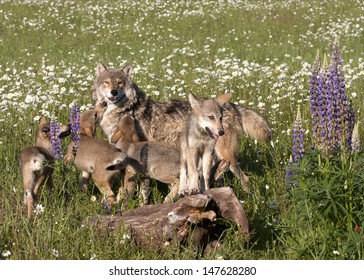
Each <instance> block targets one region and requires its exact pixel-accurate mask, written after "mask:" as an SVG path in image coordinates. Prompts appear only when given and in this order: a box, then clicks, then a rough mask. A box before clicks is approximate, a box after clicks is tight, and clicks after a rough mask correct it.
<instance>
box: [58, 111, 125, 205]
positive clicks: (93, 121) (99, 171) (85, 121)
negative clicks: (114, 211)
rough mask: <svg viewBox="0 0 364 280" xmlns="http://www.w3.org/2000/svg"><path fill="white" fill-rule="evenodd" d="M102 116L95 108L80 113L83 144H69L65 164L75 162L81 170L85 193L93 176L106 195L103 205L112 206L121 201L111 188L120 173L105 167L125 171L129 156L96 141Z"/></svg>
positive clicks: (82, 185) (82, 187) (104, 142)
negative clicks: (96, 132)
mask: <svg viewBox="0 0 364 280" xmlns="http://www.w3.org/2000/svg"><path fill="white" fill-rule="evenodd" d="M99 117H100V111H98V110H97V109H96V108H95V109H90V110H87V111H84V112H82V113H81V115H80V145H79V147H78V148H75V143H74V142H73V141H70V143H69V144H68V150H67V153H66V155H65V158H64V161H65V163H67V164H71V163H74V164H75V165H76V167H77V168H78V169H80V170H81V171H82V179H81V182H80V184H79V187H80V189H82V190H85V189H86V188H87V184H88V182H89V179H90V177H91V176H92V178H93V180H94V183H95V185H96V186H97V188H98V189H99V190H100V192H101V193H102V194H103V204H104V206H110V205H111V204H112V203H114V202H115V201H117V200H118V199H117V197H116V196H115V194H114V192H113V191H112V185H113V183H114V182H115V179H116V177H117V175H118V174H119V173H120V170H113V171H111V170H106V168H107V167H108V166H109V165H112V164H116V163H119V166H123V168H125V167H126V165H125V161H126V160H127V156H126V154H125V153H123V152H120V151H119V150H117V149H116V148H115V147H114V146H113V145H111V144H109V143H107V142H106V141H103V140H100V139H95V138H94V135H95V129H96V125H97V123H98V119H99ZM74 151H76V152H74ZM120 168H121V167H120ZM121 187H122V186H121ZM121 187H120V188H121Z"/></svg>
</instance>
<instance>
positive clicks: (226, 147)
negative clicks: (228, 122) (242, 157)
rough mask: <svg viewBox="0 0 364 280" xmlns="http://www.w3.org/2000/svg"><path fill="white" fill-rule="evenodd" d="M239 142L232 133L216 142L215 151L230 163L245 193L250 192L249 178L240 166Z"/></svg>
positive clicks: (236, 136)
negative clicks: (238, 155)
mask: <svg viewBox="0 0 364 280" xmlns="http://www.w3.org/2000/svg"><path fill="white" fill-rule="evenodd" d="M225 131H226V130H225ZM238 140H239V137H238V135H233V134H232V133H230V134H225V135H224V136H223V137H220V138H219V140H218V141H217V142H216V146H215V151H216V154H217V156H218V157H219V158H220V159H221V160H226V161H229V162H230V170H231V171H232V172H233V173H234V174H235V175H236V176H237V177H238V179H239V180H240V183H241V184H242V186H243V189H244V191H246V192H249V178H248V177H247V176H246V175H245V174H244V172H243V171H242V170H241V169H240V167H239V165H238V160H237V158H238V157H237V151H238Z"/></svg>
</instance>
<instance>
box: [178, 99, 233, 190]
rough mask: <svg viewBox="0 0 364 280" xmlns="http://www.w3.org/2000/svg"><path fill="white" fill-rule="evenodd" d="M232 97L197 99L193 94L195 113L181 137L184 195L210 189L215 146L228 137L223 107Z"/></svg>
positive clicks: (181, 186)
mask: <svg viewBox="0 0 364 280" xmlns="http://www.w3.org/2000/svg"><path fill="white" fill-rule="evenodd" d="M231 97H232V94H231V93H226V94H224V95H221V96H218V97H216V98H209V99H196V97H195V96H194V95H193V94H189V96H188V98H189V101H190V104H191V108H192V111H191V113H190V115H189V118H188V119H187V126H186V128H185V130H184V131H183V133H182V136H181V174H180V190H179V194H180V195H185V194H188V195H189V194H194V193H199V192H202V191H203V188H204V189H205V190H207V189H209V187H210V185H211V183H212V182H211V180H210V178H211V169H212V165H213V161H214V150H215V145H216V142H217V140H218V139H219V137H220V136H223V135H224V134H225V131H224V128H223V124H222V118H223V109H222V106H223V105H224V104H225V103H227V102H229V101H230V99H231ZM202 178H203V180H202Z"/></svg>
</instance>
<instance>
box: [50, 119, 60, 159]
mask: <svg viewBox="0 0 364 280" xmlns="http://www.w3.org/2000/svg"><path fill="white" fill-rule="evenodd" d="M60 131H61V130H60V125H59V123H58V122H57V120H56V119H54V118H52V119H51V122H50V140H51V144H52V148H53V155H54V158H59V159H61V158H63V154H62V140H61V139H60V138H59V134H60Z"/></svg>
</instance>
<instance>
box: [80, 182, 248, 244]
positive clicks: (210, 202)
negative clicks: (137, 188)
mask: <svg viewBox="0 0 364 280" xmlns="http://www.w3.org/2000/svg"><path fill="white" fill-rule="evenodd" d="M224 220H227V221H229V222H233V223H234V224H235V225H236V228H237V231H238V232H239V234H241V235H244V236H246V237H247V238H248V237H249V226H248V219H247V216H246V214H245V211H244V209H243V207H242V205H241V203H240V202H239V200H238V199H237V197H236V196H235V194H234V192H233V190H232V189H231V188H229V187H224V188H213V189H209V190H207V191H205V192H204V193H203V194H196V195H191V196H187V197H184V198H181V199H179V200H178V201H177V202H174V203H164V204H157V205H146V206H142V207H139V208H136V209H133V210H129V211H125V212H123V213H122V214H121V215H107V216H101V215H96V216H91V217H87V218H86V219H85V220H84V221H83V222H82V224H83V225H84V226H93V227H96V228H98V229H103V230H109V231H118V230H121V229H125V228H126V229H127V230H128V231H129V234H130V236H131V239H132V240H133V241H134V242H135V243H137V244H139V245H142V246H146V247H148V248H156V247H157V248H158V247H159V248H161V247H163V245H164V244H165V243H166V242H170V243H180V244H185V243H186V242H188V241H192V242H193V244H194V245H196V246H202V247H205V246H206V245H207V244H208V243H210V242H212V241H214V240H216V238H218V237H216V233H218V232H219V231H220V230H221V226H226V224H227V223H223V221H224ZM223 224H224V225H223Z"/></svg>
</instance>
